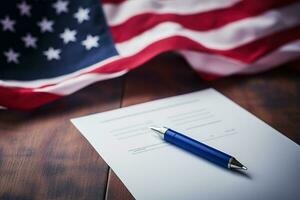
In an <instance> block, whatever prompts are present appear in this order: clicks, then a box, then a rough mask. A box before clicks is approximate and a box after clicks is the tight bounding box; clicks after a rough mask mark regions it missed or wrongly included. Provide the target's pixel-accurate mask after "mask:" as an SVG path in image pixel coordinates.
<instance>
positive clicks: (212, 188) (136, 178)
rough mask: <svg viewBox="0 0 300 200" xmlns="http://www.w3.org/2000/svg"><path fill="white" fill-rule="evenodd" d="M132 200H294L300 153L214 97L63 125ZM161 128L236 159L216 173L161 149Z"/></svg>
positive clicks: (193, 96) (172, 149)
mask: <svg viewBox="0 0 300 200" xmlns="http://www.w3.org/2000/svg"><path fill="white" fill-rule="evenodd" d="M71 121H72V123H73V124H74V125H75V126H76V127H77V128H78V129H79V131H80V132H81V133H82V135H83V136H84V137H85V138H86V139H87V140H88V141H89V142H90V143H91V145H92V146H93V147H94V148H95V150H96V151H97V152H98V153H99V154H100V155H101V157H102V158H103V159H104V160H105V161H106V162H107V164H108V165H109V166H110V167H111V168H112V169H113V171H114V172H115V173H116V174H117V176H118V177H119V178H120V179H121V181H122V182H123V183H124V184H125V186H126V187H127V188H128V189H129V191H130V192H131V194H132V195H133V196H134V197H135V198H136V199H142V200H144V199H146V200H148V199H149V200H154V199H155V200H159V199H163V200H167V199H171V200H177V199H178V200H194V199H195V200H198V199H210V200H214V199H222V200H226V199H228V200H229V199H230V200H233V199H244V200H247V199H249V200H253V199H256V200H257V199H264V200H265V199H289V200H292V199H295V200H299V199H300V188H299V185H300V175H299V174H300V172H299V171H300V148H299V145H297V144H296V143H294V142H293V141H291V140H290V139H288V138H287V137H285V136H283V135H282V134H281V133H279V132H278V131H277V130H275V129H273V128H272V127H270V126H269V125H267V124H266V123H265V122H263V121H261V120H260V119H258V118H256V117H255V116H254V115H252V114H251V113H249V112H247V111H246V110H244V109H243V108H241V107H240V106H238V105H237V104H235V103H234V102H232V101H231V100H229V99H228V98H226V97H225V96H223V95H222V94H220V93H219V92H217V91H216V90H214V89H207V90H203V91H199V92H194V93H190V94H185V95H180V96H176V97H170V98H166V99H161V100H156V101H152V102H148V103H143V104H139V105H134V106H129V107H125V108H121V109H117V110H112V111H108V112H103V113H99V114H93V115H89V116H85V117H80V118H76V119H72V120H71ZM149 126H166V127H168V128H171V129H173V130H176V131H178V132H181V133H184V134H186V135H187V136H189V137H192V138H194V139H196V140H198V141H200V142H203V143H205V144H207V145H209V146H212V147H214V148H216V149H218V150H221V151H223V152H225V153H227V154H229V155H232V156H234V157H236V158H237V159H238V160H239V161H240V162H241V163H243V164H244V165H245V166H247V167H248V170H247V171H233V170H228V169H224V168H221V167H219V166H217V165H215V164H213V163H211V162H209V161H207V160H204V159H202V158H201V157H198V156H195V155H193V154H191V153H189V152H187V151H185V150H183V149H180V148H178V147H176V146H174V145H171V144H168V143H166V142H165V141H163V140H162V139H161V138H160V137H159V136H158V135H157V134H155V133H153V132H152V131H150V130H149Z"/></svg>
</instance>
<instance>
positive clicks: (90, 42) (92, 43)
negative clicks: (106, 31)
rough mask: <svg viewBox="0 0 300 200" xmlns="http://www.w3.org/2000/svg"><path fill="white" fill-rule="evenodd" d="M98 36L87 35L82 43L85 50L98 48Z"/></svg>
mask: <svg viewBox="0 0 300 200" xmlns="http://www.w3.org/2000/svg"><path fill="white" fill-rule="evenodd" d="M98 40H99V37H98V36H92V35H88V36H87V37H86V39H85V40H83V41H82V43H81V44H82V45H83V46H85V49H86V50H90V49H91V48H93V47H98V46H99V44H98Z"/></svg>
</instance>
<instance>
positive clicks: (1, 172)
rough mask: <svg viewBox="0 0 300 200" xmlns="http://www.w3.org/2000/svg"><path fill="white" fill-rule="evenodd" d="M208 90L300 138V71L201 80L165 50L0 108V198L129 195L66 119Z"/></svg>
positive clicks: (280, 70) (286, 68) (287, 69)
mask: <svg viewBox="0 0 300 200" xmlns="http://www.w3.org/2000/svg"><path fill="white" fill-rule="evenodd" d="M207 87H214V88H216V89H217V90H218V91H220V92H221V93H223V94H225V95H226V96H227V97H229V98H231V99H232V100H233V101H235V102H236V103H238V104H240V105H241V106H242V107H244V108H245V109H247V110H248V111H250V112H252V113H254V114H255V115H256V116H258V117H259V118H261V119H262V120H264V121H266V122H267V123H269V124H270V125H271V126H273V127H274V128H276V129H278V130H279V131H281V132H282V133H283V134H285V135H286V136H287V137H289V138H290V139H292V140H293V141H295V142H296V143H298V144H299V143H300V131H299V130H300V123H299V122H300V72H299V70H296V69H295V68H292V67H291V66H290V65H285V66H282V67H281V68H278V69H275V70H273V71H269V72H265V73H262V74H259V75H251V76H234V77H227V78H223V79H219V80H217V81H203V80H201V79H200V78H199V77H198V75H197V74H196V73H195V72H194V71H193V70H191V68H190V67H189V66H188V65H187V64H186V62H185V61H184V60H183V59H182V58H180V57H178V56H176V55H174V54H165V55H162V56H160V57H158V58H156V59H154V60H152V61H150V62H149V63H147V64H145V65H144V66H142V67H140V68H139V69H136V70H134V71H132V72H130V73H128V74H127V75H125V76H123V77H120V78H117V79H114V80H109V81H104V82H100V83H96V84H93V85H91V86H89V87H87V88H85V89H83V90H81V91H79V92H77V93H75V94H73V95H71V96H68V97H66V98H64V99H61V100H59V101H57V102H55V103H52V104H50V105H47V106H45V107H43V108H41V109H38V110H36V111H34V112H17V111H0V199H11V200H29V199H133V197H132V196H131V194H130V193H129V192H128V190H127V189H126V188H125V187H124V185H123V184H122V183H121V181H120V180H119V179H118V177H117V176H116V175H115V174H114V172H113V171H112V170H110V168H109V167H108V166H107V164H106V163H105V162H104V161H103V160H102V158H101V157H100V156H99V155H98V154H97V153H96V152H95V151H94V150H93V148H92V147H91V146H90V145H89V144H88V142H87V141H86V140H85V139H84V138H83V137H82V136H81V135H80V133H79V132H78V131H77V129H76V128H75V127H74V126H73V125H72V124H71V123H70V121H69V120H70V118H74V117H79V116H83V115H87V114H91V113H97V112H102V111H107V110H111V109H116V108H119V107H124V106H128V105H132V104H137V103H142V102H147V101H149V100H154V99H159V98H163V97H168V96H173V95H178V94H183V93H188V92H192V91H196V90H201V89H203V88H207ZM229 115H230V114H229Z"/></svg>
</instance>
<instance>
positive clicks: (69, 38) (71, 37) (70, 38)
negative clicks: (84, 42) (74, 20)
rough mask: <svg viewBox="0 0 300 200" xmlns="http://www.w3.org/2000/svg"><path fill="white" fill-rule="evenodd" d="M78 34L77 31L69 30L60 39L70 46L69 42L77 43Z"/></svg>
mask: <svg viewBox="0 0 300 200" xmlns="http://www.w3.org/2000/svg"><path fill="white" fill-rule="evenodd" d="M76 34H77V32H76V31H75V30H70V29H68V28H67V29H65V31H64V32H63V33H61V34H60V37H61V38H62V39H63V41H64V43H65V44H68V43H69V42H75V41H76V37H75V35H76Z"/></svg>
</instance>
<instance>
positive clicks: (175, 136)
mask: <svg viewBox="0 0 300 200" xmlns="http://www.w3.org/2000/svg"><path fill="white" fill-rule="evenodd" d="M150 129H151V130H153V131H154V132H156V133H158V134H159V135H160V136H162V137H163V139H164V140H165V141H167V142H169V143H171V144H174V145H176V146H178V147H181V148H183V149H185V150H187V151H189V152H191V153H194V154H196V155H198V156H200V157H202V158H205V159H207V160H209V161H211V162H213V163H215V164H217V165H220V166H222V167H225V168H228V169H244V170H247V167H245V166H244V165H242V164H241V163H240V162H239V161H237V160H236V159H235V158H234V157H233V156H230V155H228V154H226V153H223V152H221V151H219V150H217V149H214V148H212V147H210V146H207V145H206V144H203V143H201V142H198V141H196V140H194V139H192V138H190V137H187V136H185V135H183V134H181V133H178V132H176V131H174V130H172V129H169V128H165V127H161V128H160V127H150Z"/></svg>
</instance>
